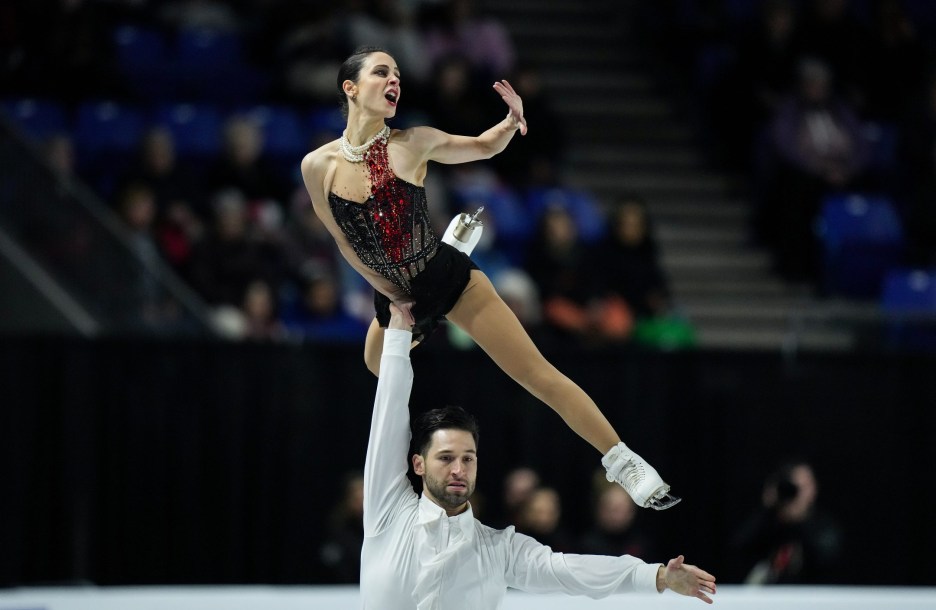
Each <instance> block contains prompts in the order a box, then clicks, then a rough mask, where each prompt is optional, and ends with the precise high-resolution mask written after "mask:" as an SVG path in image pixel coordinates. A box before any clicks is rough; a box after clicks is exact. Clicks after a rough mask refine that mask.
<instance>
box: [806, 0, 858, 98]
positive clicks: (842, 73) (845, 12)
mask: <svg viewBox="0 0 936 610" xmlns="http://www.w3.org/2000/svg"><path fill="white" fill-rule="evenodd" d="M850 4H851V3H850V2H849V0H814V1H813V2H809V3H807V6H808V10H806V11H805V13H804V15H803V20H802V28H801V30H800V34H801V47H802V53H803V56H804V57H815V58H817V59H819V60H820V61H822V62H823V63H824V64H826V65H827V66H829V68H830V69H831V71H832V73H833V74H835V75H836V77H837V78H838V80H839V88H840V90H841V91H842V92H843V94H844V96H845V97H846V99H848V101H849V102H850V103H853V104H856V103H861V102H862V101H863V99H862V97H863V95H862V88H861V84H862V82H863V74H862V73H863V71H864V70H865V66H866V65H867V61H868V51H869V43H870V41H871V37H870V34H869V32H868V31H867V29H865V27H864V26H862V24H861V23H860V22H859V21H858V20H857V19H856V18H855V16H854V15H853V13H852V11H851V10H850Z"/></svg>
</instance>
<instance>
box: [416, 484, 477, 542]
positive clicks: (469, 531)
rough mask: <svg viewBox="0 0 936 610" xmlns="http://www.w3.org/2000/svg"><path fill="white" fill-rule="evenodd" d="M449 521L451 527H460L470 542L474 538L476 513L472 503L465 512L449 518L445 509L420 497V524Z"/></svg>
mask: <svg viewBox="0 0 936 610" xmlns="http://www.w3.org/2000/svg"><path fill="white" fill-rule="evenodd" d="M442 519H448V523H449V525H450V526H455V527H458V528H459V529H460V530H461V531H462V533H463V534H464V535H465V537H466V538H467V539H468V540H471V539H473V538H474V529H475V518H474V511H473V510H472V509H471V502H469V503H468V508H467V509H466V510H465V512H463V513H461V514H458V515H455V516H454V517H449V516H448V515H447V514H446V513H445V509H444V508H442V507H441V506H439V505H438V504H436V503H435V502H433V501H432V500H430V499H429V498H427V497H426V494H422V495H421V496H420V497H419V523H420V525H425V524H428V523H431V522H433V521H440V520H442Z"/></svg>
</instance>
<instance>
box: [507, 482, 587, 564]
mask: <svg viewBox="0 0 936 610" xmlns="http://www.w3.org/2000/svg"><path fill="white" fill-rule="evenodd" d="M561 518H562V501H561V500H560V499H559V494H558V493H557V492H556V490H555V489H553V488H551V487H540V488H538V489H535V490H533V492H532V493H530V495H529V497H528V498H527V499H526V501H524V502H523V504H521V505H520V510H519V513H518V521H517V523H516V527H517V531H518V532H521V533H523V534H526V535H527V536H532V537H533V538H535V539H536V540H537V541H539V542H541V543H543V544H545V545H546V546H548V547H550V548H551V549H552V550H553V551H555V552H558V553H567V552H570V551H572V550H573V545H572V540H571V538H570V536H569V534H568V533H567V532H566V531H565V528H564V527H563V526H562V523H561V521H560V520H561Z"/></svg>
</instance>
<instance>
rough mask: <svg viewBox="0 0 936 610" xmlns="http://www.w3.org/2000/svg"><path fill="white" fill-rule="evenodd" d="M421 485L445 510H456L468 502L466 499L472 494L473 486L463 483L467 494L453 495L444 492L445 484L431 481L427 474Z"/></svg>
mask: <svg viewBox="0 0 936 610" xmlns="http://www.w3.org/2000/svg"><path fill="white" fill-rule="evenodd" d="M423 485H424V486H425V488H426V489H428V490H429V493H431V494H432V497H433V498H435V499H436V502H438V503H439V504H440V505H441V506H442V508H445V509H456V508H458V507H460V506H462V505H463V504H464V503H465V502H467V501H468V498H470V497H471V494H473V493H474V484H473V483H470V482H468V481H465V485H467V487H468V493H467V494H455V493H451V492H449V491H447V490H446V488H445V483H444V482H443V481H438V480H436V479H433V478H432V477H430V476H429V475H428V474H426V476H425V480H424V482H423Z"/></svg>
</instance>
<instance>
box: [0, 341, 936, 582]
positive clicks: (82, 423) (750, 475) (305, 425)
mask: <svg viewBox="0 0 936 610" xmlns="http://www.w3.org/2000/svg"><path fill="white" fill-rule="evenodd" d="M548 356H549V357H550V359H551V360H552V361H553V362H554V363H555V364H556V365H557V366H558V367H559V368H560V369H561V370H563V371H564V372H566V373H567V374H569V376H570V377H571V378H572V379H573V380H575V381H576V382H577V383H579V385H581V386H582V387H583V388H584V389H585V390H586V391H587V392H589V393H590V394H591V396H592V397H593V398H594V399H595V400H596V402H597V403H598V405H599V406H600V407H601V408H602V410H603V411H604V412H605V414H606V415H607V416H608V418H609V419H610V420H611V421H612V423H613V424H614V425H615V427H616V428H617V429H618V430H619V431H620V432H621V434H622V435H623V436H624V438H625V440H626V441H627V442H628V444H629V445H630V446H632V447H634V448H635V449H636V450H637V451H639V452H640V453H641V454H642V455H644V457H646V458H647V459H648V460H649V461H650V463H652V464H653V465H654V466H655V467H656V468H657V469H658V470H659V471H660V472H661V473H662V474H663V476H664V478H665V479H666V480H667V481H668V482H669V483H670V484H671V485H672V487H673V490H674V493H677V494H678V495H680V496H682V497H683V498H684V501H683V503H682V504H680V505H679V506H678V507H676V508H674V509H672V510H669V511H665V512H662V513H656V512H652V511H642V512H641V514H640V517H639V525H640V527H641V528H642V530H643V531H644V532H645V533H647V534H648V535H649V536H651V537H652V538H653V540H654V542H655V546H656V547H657V549H658V552H659V553H660V554H661V555H660V556H655V557H645V558H644V559H646V560H648V561H665V560H666V559H668V558H670V557H673V556H675V555H676V554H678V553H684V554H685V555H686V556H687V558H688V560H689V561H690V562H693V563H697V564H699V565H702V566H704V567H705V568H706V569H708V570H710V571H711V572H713V573H714V574H716V575H717V576H718V577H719V582H722V583H728V582H738V581H739V579H740V577H741V576H740V574H741V573H740V572H739V571H738V570H737V566H735V565H733V563H732V553H731V551H730V549H729V546H728V543H729V540H730V538H731V536H732V535H733V534H734V532H735V531H737V529H738V527H739V524H740V523H741V522H742V520H743V519H744V518H745V517H746V516H748V515H749V514H751V513H752V512H753V511H755V510H756V509H757V507H758V503H759V499H760V494H761V485H762V482H763V479H764V477H765V476H766V475H767V474H768V473H769V472H770V471H771V470H772V469H773V468H774V466H775V465H776V464H777V463H778V462H779V461H781V460H782V459H784V458H787V457H789V456H803V457H806V458H807V459H808V460H809V461H810V462H811V463H812V464H813V466H814V469H815V471H816V474H817V478H818V480H819V499H818V502H819V504H820V505H821V506H822V507H823V508H824V509H825V510H827V511H828V512H829V513H830V514H832V515H834V516H835V518H836V519H837V520H838V522H839V524H840V526H841V529H842V532H843V540H844V549H843V553H844V560H843V561H842V562H841V563H842V566H841V569H840V570H838V571H836V572H835V573H831V574H829V575H828V582H829V583H840V584H863V585H867V584H875V585H934V584H936V577H934V575H933V573H932V570H930V569H929V568H928V567H927V566H929V565H931V562H929V561H928V559H927V557H928V553H929V550H930V549H931V548H932V547H933V546H934V544H936V524H934V522H933V520H932V518H931V514H932V506H933V505H934V491H933V485H932V481H933V473H934V472H936V444H934V443H933V442H932V439H933V438H934V437H936V415H934V412H936V408H934V407H936V360H934V359H933V358H932V357H929V358H927V357H901V356H896V355H884V354H853V355H841V354H837V355H832V354H810V353H801V354H799V355H797V356H796V357H795V358H792V359H791V358H784V357H782V356H781V355H778V354H773V353H747V352H744V353H741V352H739V353H734V352H706V351H697V352H680V353H659V352H645V351H638V350H634V349H623V350H603V351H574V352H571V351H570V352H561V351H557V352H555V353H550V354H548ZM413 364H414V368H415V375H416V381H415V388H414V392H413V397H412V401H411V407H412V409H413V411H420V410H424V409H428V408H431V407H434V406H439V405H441V404H461V405H463V406H465V407H466V408H469V409H470V410H472V411H474V412H475V413H476V414H477V416H478V418H479V420H480V422H481V427H482V431H481V442H480V447H479V451H480V454H479V457H480V461H479V473H480V474H479V482H478V493H479V497H478V499H477V505H478V508H479V513H480V518H481V520H482V521H486V522H491V523H494V522H496V521H497V520H498V518H499V517H500V515H499V514H498V508H499V502H498V500H499V494H500V492H501V485H502V481H503V476H504V474H505V473H506V472H507V470H508V469H510V468H512V467H515V466H519V465H527V466H531V467H533V468H535V469H536V470H538V471H539V472H540V474H541V475H542V477H543V480H544V483H546V484H548V485H550V486H553V487H555V488H556V489H557V490H558V491H559V493H560V496H561V498H562V501H563V514H562V519H563V523H565V524H566V525H567V526H568V528H569V529H570V530H571V531H572V532H580V531H582V530H584V529H585V528H586V527H587V525H588V523H589V519H590V504H589V500H590V496H589V493H590V483H591V478H592V475H593V473H594V472H595V470H596V469H598V468H599V458H600V456H599V455H598V453H597V452H595V451H594V450H593V449H592V448H591V447H590V446H588V445H587V444H586V443H585V442H584V441H583V440H581V439H580V438H578V437H577V436H575V435H574V434H573V433H572V432H571V431H570V430H568V429H567V428H566V427H565V425H564V424H563V423H562V422H561V420H560V419H559V418H558V416H556V415H555V414H554V413H553V412H552V411H551V410H550V409H549V408H548V407H546V406H544V405H542V404H539V403H537V402H536V401H535V400H534V399H532V398H531V397H529V395H527V394H526V393H525V392H524V391H523V390H522V389H521V388H520V387H519V386H517V385H516V384H514V383H513V381H511V380H510V379H509V378H507V377H506V376H505V375H504V374H503V373H502V372H501V371H500V370H499V369H497V368H496V367H495V366H494V365H493V364H492V363H491V362H490V360H489V359H488V358H487V357H486V356H485V355H484V354H483V353H481V352H480V351H479V350H469V351H456V350H452V349H450V348H448V347H446V346H440V345H439V344H437V343H435V344H434V343H430V344H429V345H427V346H425V347H421V348H419V349H418V350H416V351H414V352H413ZM375 385H376V381H375V378H373V377H372V376H371V375H370V374H369V373H368V372H367V371H366V369H365V368H364V365H363V359H362V356H361V352H360V348H359V346H353V347H343V346H332V347H329V346H312V345H252V344H230V343H222V342H214V341H210V340H204V341H200V340H194V341H193V340H187V341H158V340H152V341H129V340H128V341H122V340H104V341H83V340H59V339H52V338H4V339H3V340H2V342H0V488H2V492H3V493H2V500H0V549H2V551H0V584H2V585H7V586H11V585H12V586H15V585H41V584H49V583H57V584H58V583H75V582H78V583H94V584H98V585H153V584H176V585H185V584H257V583H264V584H315V583H326V582H328V579H329V576H328V574H327V573H326V572H324V571H323V570H322V568H321V564H320V560H319V559H320V558H319V555H320V553H319V549H320V546H321V544H322V542H323V539H324V537H325V535H326V534H327V528H328V525H327V523H328V518H329V514H330V512H331V510H332V508H333V506H334V505H335V503H336V502H338V500H339V494H340V492H341V486H342V479H343V477H344V476H345V474H346V473H347V472H349V471H352V470H355V469H359V468H361V467H362V466H363V459H364V450H365V445H366V439H367V433H368V428H369V418H370V412H371V402H372V398H373V392H374V388H375Z"/></svg>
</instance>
